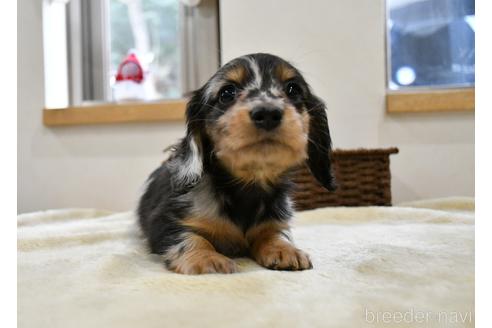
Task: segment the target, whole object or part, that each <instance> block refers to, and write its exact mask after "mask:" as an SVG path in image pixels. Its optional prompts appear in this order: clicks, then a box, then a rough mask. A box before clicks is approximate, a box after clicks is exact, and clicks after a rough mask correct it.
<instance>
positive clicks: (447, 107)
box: [386, 88, 475, 113]
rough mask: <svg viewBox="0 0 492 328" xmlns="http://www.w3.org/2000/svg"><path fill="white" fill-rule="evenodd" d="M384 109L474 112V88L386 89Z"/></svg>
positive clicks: (421, 111) (389, 111)
mask: <svg viewBox="0 0 492 328" xmlns="http://www.w3.org/2000/svg"><path fill="white" fill-rule="evenodd" d="M386 111H387V112H388V113H425V112H474V111H475V88H461V89H419V90H398V91H396V90H395V91H390V90H388V91H387V93H386Z"/></svg>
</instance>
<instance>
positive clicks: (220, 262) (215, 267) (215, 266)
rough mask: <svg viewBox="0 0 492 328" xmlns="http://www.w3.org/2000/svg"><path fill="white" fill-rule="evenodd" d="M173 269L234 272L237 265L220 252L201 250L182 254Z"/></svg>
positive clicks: (192, 271) (200, 272) (199, 272)
mask: <svg viewBox="0 0 492 328" xmlns="http://www.w3.org/2000/svg"><path fill="white" fill-rule="evenodd" d="M173 269H174V271H175V272H177V273H183V274H204V273H234V272H237V265H236V263H235V262H234V261H233V260H231V259H230V258H228V257H226V256H224V255H222V254H219V253H217V252H214V251H204V250H202V251H195V252H193V253H191V254H186V255H183V257H182V258H180V259H179V260H178V263H177V265H176V266H175V267H174V268H173Z"/></svg>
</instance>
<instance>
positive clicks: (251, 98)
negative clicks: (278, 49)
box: [138, 54, 333, 274]
mask: <svg viewBox="0 0 492 328" xmlns="http://www.w3.org/2000/svg"><path fill="white" fill-rule="evenodd" d="M186 118H187V133H186V137H184V138H183V139H182V140H181V142H180V143H179V144H177V145H176V146H175V147H174V149H173V152H172V154H171V156H170V157H169V159H168V160H167V161H166V162H164V163H163V164H162V165H161V167H159V168H158V169H157V170H156V171H154V173H152V175H151V176H150V178H149V182H148V186H147V189H146V191H145V193H144V195H143V196H142V198H141V200H140V204H139V208H138V215H139V222H140V226H141V228H142V230H143V232H144V234H145V236H146V238H147V240H148V243H149V246H150V249H151V251H152V252H153V253H157V254H162V255H163V258H164V262H165V264H166V266H167V268H169V269H170V270H174V271H176V272H179V273H185V274H199V273H215V272H218V273H232V272H235V271H237V267H236V264H235V262H234V261H233V260H232V259H231V257H238V256H250V257H251V258H253V259H254V260H255V261H256V262H258V263H259V264H260V265H262V266H264V267H267V268H270V269H276V270H304V269H310V268H311V267H312V264H311V261H310V259H309V256H308V255H307V254H306V253H304V252H303V251H301V250H299V249H297V248H295V246H294V245H293V243H292V242H291V240H290V237H289V226H288V221H289V219H290V218H291V216H292V211H293V210H292V206H291V202H290V200H289V192H290V190H291V187H292V186H291V183H290V182H289V171H290V169H292V168H293V167H295V166H297V165H299V164H301V163H303V162H304V161H307V164H308V166H309V168H310V170H311V172H312V173H313V175H314V177H316V179H317V180H318V181H319V182H320V183H321V184H322V185H323V186H325V187H326V188H328V189H332V188H333V178H332V175H331V170H330V152H331V140H330V134H329V130H328V122H327V118H326V112H325V106H324V104H323V102H322V101H321V100H319V99H318V98H317V97H316V96H315V95H314V94H313V93H312V92H311V89H310V88H309V86H308V84H307V83H306V82H305V80H304V78H303V77H302V76H301V74H300V73H299V71H298V70H297V69H296V68H294V67H293V66H292V65H291V64H289V63H288V62H286V61H284V60H282V59H281V58H279V57H276V56H273V55H269V54H252V55H247V56H243V57H240V58H237V59H234V60H232V61H231V62H229V63H228V64H226V65H224V66H223V67H222V68H221V69H219V71H218V72H217V73H216V74H215V75H214V76H212V78H211V79H210V80H209V81H208V82H207V83H206V84H205V85H204V86H203V87H202V88H200V89H199V90H197V91H195V92H194V93H193V96H192V97H191V99H190V101H189V103H188V106H187V110H186Z"/></svg>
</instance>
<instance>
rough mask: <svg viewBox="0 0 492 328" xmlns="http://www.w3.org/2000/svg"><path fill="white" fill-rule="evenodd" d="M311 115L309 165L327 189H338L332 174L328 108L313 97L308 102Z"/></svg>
mask: <svg viewBox="0 0 492 328" xmlns="http://www.w3.org/2000/svg"><path fill="white" fill-rule="evenodd" d="M306 105H307V111H308V114H309V116H310V117H309V141H308V159H307V164H308V167H309V169H310V170H311V173H312V174H313V176H314V177H315V178H316V180H318V182H319V183H320V184H321V185H322V186H323V187H325V188H326V189H328V190H330V191H333V190H335V189H336V184H335V179H334V177H333V175H332V172H331V137H330V130H329V128H328V119H327V117H326V106H325V104H324V103H323V101H321V100H320V99H319V98H318V97H316V96H314V95H311V96H310V98H309V100H308V101H307V102H306Z"/></svg>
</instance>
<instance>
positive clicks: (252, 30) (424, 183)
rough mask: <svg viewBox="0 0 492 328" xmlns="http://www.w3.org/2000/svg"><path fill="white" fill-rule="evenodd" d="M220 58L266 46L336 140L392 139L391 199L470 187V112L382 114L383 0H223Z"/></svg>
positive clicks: (347, 144) (343, 144) (466, 191)
mask: <svg viewBox="0 0 492 328" xmlns="http://www.w3.org/2000/svg"><path fill="white" fill-rule="evenodd" d="M220 5H221V32H222V35H221V38H222V39H221V48H222V59H223V61H227V60H230V59H232V58H234V57H236V56H239V55H242V54H245V53H251V52H270V53H274V54H277V55H279V56H281V57H284V58H286V59H288V60H290V61H291V62H292V63H294V64H295V65H296V66H297V67H298V68H300V70H301V71H302V72H303V73H304V74H305V77H306V78H307V80H308V82H310V84H311V86H312V87H313V89H314V90H315V91H316V92H317V93H318V95H319V96H320V97H321V98H323V99H324V100H325V101H326V103H327V105H328V117H329V121H330V128H331V130H332V138H333V142H334V146H335V147H337V148H353V147H385V146H397V147H399V148H400V154H398V155H396V156H393V157H392V159H391V161H392V163H391V169H392V174H393V186H392V187H393V197H394V201H395V202H399V201H405V200H412V199H420V198H427V197H442V196H451V195H466V196H473V195H474V174H475V170H474V156H475V155H474V133H475V132H474V130H475V129H474V115H473V114H470V113H444V114H412V115H410V114H409V115H403V114H400V115H387V114H386V113H385V110H384V96H385V74H386V73H385V35H384V29H385V26H384V24H385V23H384V19H385V17H384V15H385V12H384V1H383V0H371V1H368V0H344V1H333V0H331V1H326V0H311V1H304V2H300V1H297V0H282V1H280V0H277V1H275V0H271V1H264V0H248V1H242V0H223V1H221V2H220Z"/></svg>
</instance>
